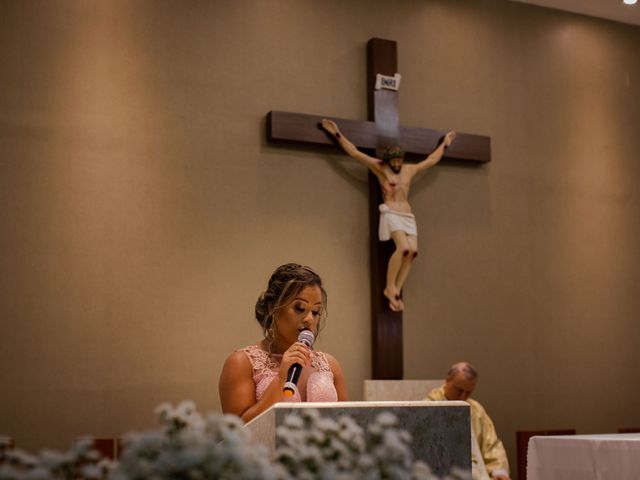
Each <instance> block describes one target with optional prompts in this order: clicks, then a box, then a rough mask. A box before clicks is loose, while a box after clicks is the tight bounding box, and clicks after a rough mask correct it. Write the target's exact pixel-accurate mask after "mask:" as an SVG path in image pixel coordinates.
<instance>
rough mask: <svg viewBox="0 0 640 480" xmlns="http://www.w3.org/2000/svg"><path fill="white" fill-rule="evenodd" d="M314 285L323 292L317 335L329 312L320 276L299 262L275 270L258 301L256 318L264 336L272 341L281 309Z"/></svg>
mask: <svg viewBox="0 0 640 480" xmlns="http://www.w3.org/2000/svg"><path fill="white" fill-rule="evenodd" d="M314 286H317V287H320V291H321V292H322V314H321V317H320V322H319V323H318V332H316V336H317V334H318V333H319V331H320V326H321V322H322V320H323V319H324V318H326V312H327V292H325V290H324V287H323V286H322V279H321V278H320V276H319V275H318V274H317V273H316V272H314V271H313V270H312V269H311V268H309V267H306V266H304V265H298V264H297V263H287V264H285V265H282V266H280V267H278V268H277V269H276V271H275V272H273V274H272V275H271V278H270V279H269V284H268V285H267V289H266V290H265V291H264V292H263V293H262V295H260V297H259V298H258V301H257V302H256V320H257V321H258V323H259V324H260V326H261V327H262V331H263V333H264V337H265V338H266V339H267V340H268V341H269V342H270V343H271V342H273V340H274V332H275V320H276V319H277V317H278V313H279V311H280V309H281V308H282V307H284V306H286V305H289V303H291V302H292V301H293V299H294V298H295V297H296V296H297V295H298V294H299V293H300V292H301V291H302V290H303V289H305V288H307V287H314Z"/></svg>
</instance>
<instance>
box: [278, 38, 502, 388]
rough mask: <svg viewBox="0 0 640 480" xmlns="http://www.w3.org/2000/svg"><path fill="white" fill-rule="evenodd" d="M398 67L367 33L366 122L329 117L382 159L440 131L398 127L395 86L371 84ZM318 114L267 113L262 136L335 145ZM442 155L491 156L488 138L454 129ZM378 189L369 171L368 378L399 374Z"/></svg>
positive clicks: (424, 144)
mask: <svg viewBox="0 0 640 480" xmlns="http://www.w3.org/2000/svg"><path fill="white" fill-rule="evenodd" d="M397 72H398V62H397V44H396V42H394V41H391V40H382V39H378V38H372V39H371V40H369V42H368V43H367V92H368V117H369V121H355V120H346V119H339V118H335V117H327V118H332V119H333V120H335V121H336V122H337V123H338V124H339V125H340V130H341V131H342V132H343V133H344V135H345V136H346V137H348V138H349V139H350V140H351V142H353V144H354V145H355V146H356V147H358V148H359V149H362V150H364V151H369V152H375V153H374V155H375V156H376V157H378V158H382V152H383V150H384V148H386V147H389V146H393V145H399V146H401V147H402V149H403V150H404V151H405V152H406V153H407V155H408V156H409V155H410V156H412V157H413V156H418V155H419V156H423V157H424V156H425V155H427V154H429V153H430V152H431V151H433V150H434V149H435V147H436V146H437V145H438V143H439V142H440V141H441V139H442V137H443V135H444V132H441V131H438V130H431V129H425V128H416V127H405V126H401V125H400V122H399V115H398V91H397V90H390V89H384V88H378V89H376V78H377V76H378V74H381V75H384V76H386V77H393V76H394V75H395V74H396V73H397ZM322 118H324V117H322V116H319V115H307V114H300V113H288V112H276V111H272V112H269V113H268V115H267V139H268V140H269V141H270V142H275V143H278V142H293V143H298V144H306V145H330V146H335V145H336V143H335V139H333V138H331V137H330V136H329V135H327V133H326V132H325V131H324V130H323V129H322V128H320V126H319V124H320V121H321V120H322ZM444 158H446V159H449V160H455V161H463V162H472V163H475V164H478V163H479V162H480V163H482V162H488V161H490V160H491V145H490V139H489V137H485V136H479V135H472V134H465V133H458V135H457V137H456V139H455V142H454V143H453V144H452V145H451V146H450V147H449V148H448V149H447V151H446V153H445V157H444ZM380 203H382V194H381V192H380V185H379V183H378V180H377V179H376V177H375V176H373V174H372V173H371V172H369V238H370V261H371V279H370V283H371V335H372V344H371V352H372V377H373V378H374V379H381V380H384V379H389V380H392V379H396V380H399V379H402V377H403V351H402V348H403V346H402V312H394V311H391V309H390V308H389V306H388V302H387V298H386V297H385V296H384V295H383V293H382V292H383V289H384V287H385V284H386V269H387V261H388V259H389V256H390V255H391V253H392V252H393V249H394V245H393V242H379V241H378V221H379V212H378V205H379V204H380Z"/></svg>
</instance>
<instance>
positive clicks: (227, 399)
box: [219, 343, 309, 422]
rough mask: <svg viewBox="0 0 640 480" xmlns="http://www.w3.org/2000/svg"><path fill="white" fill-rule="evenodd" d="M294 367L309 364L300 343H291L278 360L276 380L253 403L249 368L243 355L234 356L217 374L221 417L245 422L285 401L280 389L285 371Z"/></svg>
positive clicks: (254, 394) (250, 368) (251, 370)
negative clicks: (238, 418) (231, 416)
mask: <svg viewBox="0 0 640 480" xmlns="http://www.w3.org/2000/svg"><path fill="white" fill-rule="evenodd" d="M294 363H299V364H301V365H308V364H309V348H308V347H307V346H306V345H304V344H303V343H294V344H293V345H291V347H289V349H288V350H287V351H286V352H284V355H283V356H282V363H281V364H280V369H279V370H278V376H277V377H276V378H274V379H273V381H272V382H271V384H270V385H269V387H268V388H267V390H266V391H265V392H264V394H263V395H262V397H261V398H260V400H259V401H256V384H255V382H254V381H253V367H252V366H251V362H250V361H249V358H248V357H247V356H246V355H245V354H244V353H243V352H234V353H232V354H231V355H229V357H228V358H227V360H226V361H225V363H224V367H222V373H221V374H220V382H219V389H220V402H221V404H222V411H223V412H224V413H232V414H234V415H237V416H239V417H240V418H241V419H242V420H243V421H244V422H248V421H249V420H252V419H253V418H255V417H257V416H258V415H260V414H261V413H262V412H264V411H265V410H267V409H268V408H269V407H270V406H271V405H273V404H274V403H278V402H283V401H285V400H286V398H285V397H284V395H283V393H282V387H283V386H284V383H285V381H286V379H287V372H288V371H289V367H290V366H291V365H293V364H294Z"/></svg>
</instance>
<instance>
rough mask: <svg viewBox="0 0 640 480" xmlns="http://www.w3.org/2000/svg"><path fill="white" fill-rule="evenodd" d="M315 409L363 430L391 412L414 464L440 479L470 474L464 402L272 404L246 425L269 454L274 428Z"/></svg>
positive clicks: (467, 430)
mask: <svg viewBox="0 0 640 480" xmlns="http://www.w3.org/2000/svg"><path fill="white" fill-rule="evenodd" d="M304 409H316V410H318V411H319V412H320V414H321V415H322V416H327V417H330V418H333V419H336V420H337V419H338V418H340V417H341V416H343V415H347V416H350V417H351V418H353V419H354V420H355V421H356V423H357V424H358V425H360V426H361V427H362V428H363V429H365V430H366V429H367V426H368V424H369V423H371V422H373V420H374V419H375V418H376V416H377V415H378V414H379V413H381V412H391V413H393V414H394V415H395V416H396V418H397V419H398V424H399V425H398V426H399V427H400V428H402V429H404V430H406V431H408V432H409V433H410V434H411V436H412V437H413V441H412V442H411V449H412V451H413V455H414V457H415V459H416V460H423V461H424V462H426V463H427V464H428V465H429V467H430V468H431V470H432V471H433V473H434V474H436V475H439V476H443V475H446V474H447V473H449V471H450V470H451V469H452V468H453V467H457V468H459V469H461V470H463V471H464V472H467V473H469V475H470V474H471V435H470V431H471V425H470V421H469V404H468V403H466V402H426V401H424V402H328V403H324V402H322V403H314V402H307V403H276V404H275V405H273V406H272V407H271V408H269V410H267V411H265V412H263V413H262V414H260V415H259V416H257V417H256V418H254V419H253V420H252V421H250V422H249V423H247V425H246V428H248V429H249V430H250V431H251V433H252V435H253V437H254V438H255V439H256V440H258V441H259V442H261V443H263V444H264V445H266V446H267V447H268V448H269V449H270V451H271V452H272V454H273V453H274V452H275V448H276V428H277V427H278V426H279V425H281V424H282V423H283V421H284V418H285V417H286V416H287V415H289V414H295V413H301V410H304Z"/></svg>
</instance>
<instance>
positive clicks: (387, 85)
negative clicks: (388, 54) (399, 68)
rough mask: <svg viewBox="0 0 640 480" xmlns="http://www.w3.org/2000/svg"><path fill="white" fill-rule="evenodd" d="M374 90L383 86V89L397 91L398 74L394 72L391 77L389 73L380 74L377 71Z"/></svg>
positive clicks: (398, 83)
mask: <svg viewBox="0 0 640 480" xmlns="http://www.w3.org/2000/svg"><path fill="white" fill-rule="evenodd" d="M375 88H376V90H380V89H381V88H384V89H385V90H394V91H396V92H397V91H398V90H399V89H400V74H399V73H396V74H395V75H394V76H393V77H391V76H389V75H382V74H381V73H378V74H377V75H376V86H375Z"/></svg>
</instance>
